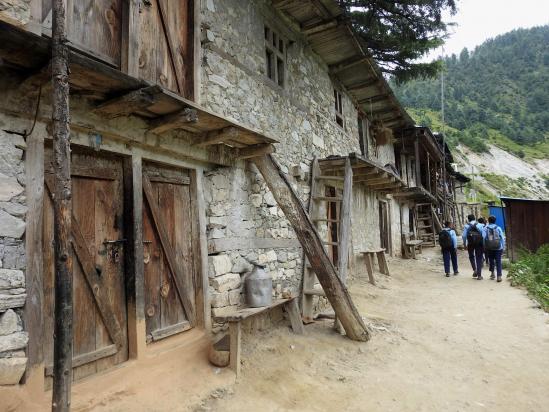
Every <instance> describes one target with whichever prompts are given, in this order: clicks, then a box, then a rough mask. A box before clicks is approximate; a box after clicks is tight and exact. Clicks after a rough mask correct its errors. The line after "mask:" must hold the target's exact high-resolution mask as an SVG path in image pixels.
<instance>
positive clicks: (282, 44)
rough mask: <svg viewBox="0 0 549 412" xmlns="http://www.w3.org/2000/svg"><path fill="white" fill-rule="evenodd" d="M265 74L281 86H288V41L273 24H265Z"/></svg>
mask: <svg viewBox="0 0 549 412" xmlns="http://www.w3.org/2000/svg"><path fill="white" fill-rule="evenodd" d="M263 33H264V37H263V39H264V42H265V75H266V76H267V77H268V78H269V80H271V81H272V82H273V83H275V84H276V85H278V86H279V87H281V88H285V87H286V67H287V64H286V51H287V48H288V41H287V40H286V38H285V37H284V36H281V35H280V32H278V31H277V30H273V29H272V26H270V25H268V24H264V29H263Z"/></svg>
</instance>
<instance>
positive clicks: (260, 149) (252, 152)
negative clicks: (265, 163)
mask: <svg viewBox="0 0 549 412" xmlns="http://www.w3.org/2000/svg"><path fill="white" fill-rule="evenodd" d="M274 152H275V147H274V146H273V145H272V144H256V145H253V146H248V147H245V148H242V149H239V150H238V156H237V157H236V158H237V159H239V160H242V159H249V158H252V157H257V156H262V155H266V154H271V153H274Z"/></svg>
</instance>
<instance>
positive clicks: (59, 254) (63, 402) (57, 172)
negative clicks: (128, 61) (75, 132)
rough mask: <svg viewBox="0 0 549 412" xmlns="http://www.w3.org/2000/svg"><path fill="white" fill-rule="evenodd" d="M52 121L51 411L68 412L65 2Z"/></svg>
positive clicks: (56, 39) (59, 19)
mask: <svg viewBox="0 0 549 412" xmlns="http://www.w3.org/2000/svg"><path fill="white" fill-rule="evenodd" d="M52 9H53V14H52V15H53V19H52V20H53V21H52V85H53V98H52V106H53V113H52V121H53V152H54V154H53V170H54V199H53V213H54V251H55V325H54V337H53V342H54V343H53V345H54V352H53V397H52V411H56V412H57V411H69V410H70V404H71V381H72V253H71V244H70V233H71V217H72V207H71V168H70V141H69V82H68V77H69V73H68V48H67V39H66V30H65V2H64V1H63V0H53V4H52Z"/></svg>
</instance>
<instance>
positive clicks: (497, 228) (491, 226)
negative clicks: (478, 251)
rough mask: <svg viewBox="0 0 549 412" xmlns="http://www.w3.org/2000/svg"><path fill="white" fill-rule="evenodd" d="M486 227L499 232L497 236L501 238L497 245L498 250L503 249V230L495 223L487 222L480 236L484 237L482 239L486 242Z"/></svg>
mask: <svg viewBox="0 0 549 412" xmlns="http://www.w3.org/2000/svg"><path fill="white" fill-rule="evenodd" d="M488 229H494V230H497V231H498V233H499V238H500V239H501V246H500V247H499V250H503V249H505V235H504V234H503V230H501V228H500V227H499V226H498V225H496V224H495V223H488V226H486V228H485V229H484V230H483V233H482V237H483V238H484V241H485V242H486V238H487V237H488Z"/></svg>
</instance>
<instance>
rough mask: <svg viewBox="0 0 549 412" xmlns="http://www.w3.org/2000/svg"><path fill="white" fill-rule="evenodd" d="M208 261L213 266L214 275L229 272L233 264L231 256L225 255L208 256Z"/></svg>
mask: <svg viewBox="0 0 549 412" xmlns="http://www.w3.org/2000/svg"><path fill="white" fill-rule="evenodd" d="M209 259H210V263H211V266H212V267H213V272H214V276H221V275H224V274H225V273H229V272H230V271H231V268H232V266H233V264H232V262H231V258H230V257H229V256H227V255H215V256H210V257H209Z"/></svg>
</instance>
